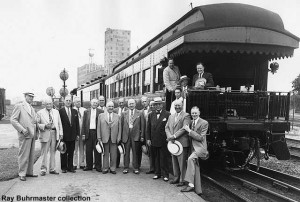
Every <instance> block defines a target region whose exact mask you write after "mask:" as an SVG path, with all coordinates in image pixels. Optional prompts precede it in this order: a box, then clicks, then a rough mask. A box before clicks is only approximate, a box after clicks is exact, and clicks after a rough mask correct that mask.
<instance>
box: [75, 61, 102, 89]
mask: <svg viewBox="0 0 300 202" xmlns="http://www.w3.org/2000/svg"><path fill="white" fill-rule="evenodd" d="M104 71H105V70H104V67H103V66H102V65H97V64H95V63H91V64H85V65H83V66H81V67H78V68H77V86H81V85H82V84H85V83H87V82H90V81H91V80H93V79H96V78H98V77H101V76H102V75H104V73H105V72H104Z"/></svg>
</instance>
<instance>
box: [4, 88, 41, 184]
mask: <svg viewBox="0 0 300 202" xmlns="http://www.w3.org/2000/svg"><path fill="white" fill-rule="evenodd" d="M24 95H25V101H23V102H22V103H20V104H17V105H15V108H14V110H13V112H12V114H11V117H10V122H11V124H12V126H13V127H14V128H15V129H16V130H17V131H18V137H19V138H18V139H19V153H18V164H19V178H20V180H21V181H26V177H37V175H35V174H33V164H34V162H33V161H34V149H35V140H36V139H37V131H36V130H37V125H36V124H37V123H36V122H37V115H36V113H35V111H34V109H33V107H32V106H31V104H32V101H33V97H34V94H33V93H30V92H27V93H24Z"/></svg>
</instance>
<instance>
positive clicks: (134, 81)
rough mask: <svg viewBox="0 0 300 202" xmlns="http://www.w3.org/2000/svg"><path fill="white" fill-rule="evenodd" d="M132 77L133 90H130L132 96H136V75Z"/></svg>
mask: <svg viewBox="0 0 300 202" xmlns="http://www.w3.org/2000/svg"><path fill="white" fill-rule="evenodd" d="M132 77H133V82H132V87H133V89H132V95H136V90H135V88H136V74H134V75H133V76H132Z"/></svg>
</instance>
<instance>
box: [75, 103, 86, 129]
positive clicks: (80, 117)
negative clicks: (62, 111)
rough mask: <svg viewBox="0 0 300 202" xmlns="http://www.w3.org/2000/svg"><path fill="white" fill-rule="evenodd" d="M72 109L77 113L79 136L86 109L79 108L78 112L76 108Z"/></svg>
mask: <svg viewBox="0 0 300 202" xmlns="http://www.w3.org/2000/svg"><path fill="white" fill-rule="evenodd" d="M73 108H74V109H76V110H77V112H78V120H79V128H80V134H81V130H82V121H83V115H84V111H85V110H86V108H84V107H79V111H78V109H77V107H73ZM79 113H80V115H79Z"/></svg>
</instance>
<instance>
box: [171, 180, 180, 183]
mask: <svg viewBox="0 0 300 202" xmlns="http://www.w3.org/2000/svg"><path fill="white" fill-rule="evenodd" d="M170 184H178V181H177V180H171V181H170Z"/></svg>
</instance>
